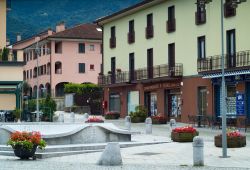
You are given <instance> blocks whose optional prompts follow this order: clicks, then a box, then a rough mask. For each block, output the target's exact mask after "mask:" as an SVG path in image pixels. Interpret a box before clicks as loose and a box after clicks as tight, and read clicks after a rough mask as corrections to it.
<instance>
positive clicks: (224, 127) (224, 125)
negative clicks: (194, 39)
mask: <svg viewBox="0 0 250 170" xmlns="http://www.w3.org/2000/svg"><path fill="white" fill-rule="evenodd" d="M242 2H246V0H232V1H229V2H228V3H230V4H228V5H230V6H231V7H232V8H234V9H235V8H237V7H238V4H240V3H242ZM221 65H222V66H221V79H222V81H221V90H222V92H221V95H222V105H221V112H222V158H227V157H228V156H227V118H226V88H225V54H224V5H223V0H221Z"/></svg>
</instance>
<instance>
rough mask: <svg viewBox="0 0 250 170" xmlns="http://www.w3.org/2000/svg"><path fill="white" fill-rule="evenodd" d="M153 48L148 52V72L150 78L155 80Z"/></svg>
mask: <svg viewBox="0 0 250 170" xmlns="http://www.w3.org/2000/svg"><path fill="white" fill-rule="evenodd" d="M153 65H154V63H153V48H150V49H148V51H147V72H148V78H149V79H151V78H153Z"/></svg>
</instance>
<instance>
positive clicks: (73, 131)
mask: <svg viewBox="0 0 250 170" xmlns="http://www.w3.org/2000/svg"><path fill="white" fill-rule="evenodd" d="M15 131H27V132H32V131H39V132H40V133H41V134H42V138H43V139H44V140H45V141H46V142H47V144H48V145H68V144H87V143H105V142H128V141H131V133H130V132H129V131H127V130H123V129H120V128H118V127H117V126H115V125H114V124H112V123H85V124H73V123H72V124H70V123H69V124H66V123H16V124H3V125H1V126H0V145H6V143H7V141H8V139H9V137H10V134H11V133H12V132H15Z"/></svg>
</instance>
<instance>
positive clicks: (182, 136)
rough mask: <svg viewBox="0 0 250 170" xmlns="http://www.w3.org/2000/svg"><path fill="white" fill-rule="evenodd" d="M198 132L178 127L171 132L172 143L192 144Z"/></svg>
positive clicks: (189, 128) (190, 128)
mask: <svg viewBox="0 0 250 170" xmlns="http://www.w3.org/2000/svg"><path fill="white" fill-rule="evenodd" d="M198 135H199V132H198V131H197V130H196V129H195V128H193V127H191V126H186V127H178V128H175V129H173V130H172V132H171V139H172V140H173V141H174V142H193V138H194V137H195V136H198Z"/></svg>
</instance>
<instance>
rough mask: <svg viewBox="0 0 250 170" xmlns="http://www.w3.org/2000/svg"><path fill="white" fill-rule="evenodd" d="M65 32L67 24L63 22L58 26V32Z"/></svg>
mask: <svg viewBox="0 0 250 170" xmlns="http://www.w3.org/2000/svg"><path fill="white" fill-rule="evenodd" d="M64 30H65V23H64V22H63V21H62V22H60V23H59V24H57V25H56V32H61V31H64Z"/></svg>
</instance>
